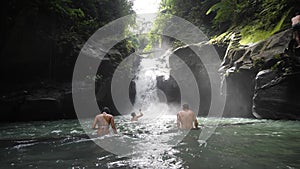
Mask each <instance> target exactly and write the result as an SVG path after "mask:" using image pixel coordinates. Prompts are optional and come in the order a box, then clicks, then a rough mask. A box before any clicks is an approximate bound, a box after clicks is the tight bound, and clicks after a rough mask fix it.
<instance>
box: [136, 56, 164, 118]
mask: <svg viewBox="0 0 300 169" xmlns="http://www.w3.org/2000/svg"><path fill="white" fill-rule="evenodd" d="M169 53H170V52H169V51H167V52H166V53H165V54H164V55H160V56H158V57H150V56H147V57H143V56H141V57H142V58H141V62H140V65H139V67H138V70H137V72H136V75H135V79H134V81H135V84H136V99H135V103H134V109H135V110H138V109H142V111H143V112H145V115H146V116H147V115H148V116H154V115H155V116H156V115H158V114H159V115H163V114H165V113H167V112H168V109H169V108H168V105H167V104H166V102H167V99H166V96H165V95H164V93H163V92H162V91H161V90H160V89H159V88H158V87H157V77H159V76H162V77H163V78H164V79H165V80H167V79H168V78H169V76H170V68H169ZM148 112H149V113H148Z"/></svg>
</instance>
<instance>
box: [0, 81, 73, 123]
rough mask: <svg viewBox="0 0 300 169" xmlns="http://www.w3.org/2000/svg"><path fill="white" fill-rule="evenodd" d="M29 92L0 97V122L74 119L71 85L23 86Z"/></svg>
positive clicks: (24, 91) (41, 84)
mask: <svg viewBox="0 0 300 169" xmlns="http://www.w3.org/2000/svg"><path fill="white" fill-rule="evenodd" d="M24 88H26V89H30V90H20V91H15V92H12V93H9V94H6V95H2V97H1V99H0V109H1V112H3V113H2V118H1V121H32V120H58V119H69V118H76V114H75V111H74V107H73V100H72V94H71V84H66V83H65V84H56V83H51V84H50V83H49V82H47V83H44V82H43V83H40V84H39V85H37V84H31V85H27V86H24Z"/></svg>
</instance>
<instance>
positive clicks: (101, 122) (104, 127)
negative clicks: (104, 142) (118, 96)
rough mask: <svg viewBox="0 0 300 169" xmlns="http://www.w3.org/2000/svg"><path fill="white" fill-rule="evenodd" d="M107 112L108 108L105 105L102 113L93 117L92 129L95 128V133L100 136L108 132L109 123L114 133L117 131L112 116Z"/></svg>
mask: <svg viewBox="0 0 300 169" xmlns="http://www.w3.org/2000/svg"><path fill="white" fill-rule="evenodd" d="M109 113H110V110H109V109H108V108H107V107H105V108H104V109H103V111H102V113H101V114H99V115H97V116H96V117H95V120H94V123H93V125H92V129H97V130H98V131H97V133H98V135H100V136H102V135H106V134H109V125H111V128H112V129H113V131H114V133H115V134H117V133H118V132H117V129H116V126H115V122H114V117H113V116H112V115H110V114H109ZM96 125H97V126H98V127H97V128H96Z"/></svg>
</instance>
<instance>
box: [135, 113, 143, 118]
mask: <svg viewBox="0 0 300 169" xmlns="http://www.w3.org/2000/svg"><path fill="white" fill-rule="evenodd" d="M143 115H144V114H143V113H142V112H140V114H139V115H138V116H136V117H137V118H140V117H142V116H143Z"/></svg>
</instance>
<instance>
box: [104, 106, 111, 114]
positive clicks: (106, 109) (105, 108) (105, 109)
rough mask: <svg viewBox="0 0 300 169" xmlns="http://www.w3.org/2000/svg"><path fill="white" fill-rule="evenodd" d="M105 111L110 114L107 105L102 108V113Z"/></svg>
mask: <svg viewBox="0 0 300 169" xmlns="http://www.w3.org/2000/svg"><path fill="white" fill-rule="evenodd" d="M103 112H105V113H107V114H110V110H109V108H108V107H104V108H103V110H102V113H103Z"/></svg>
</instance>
